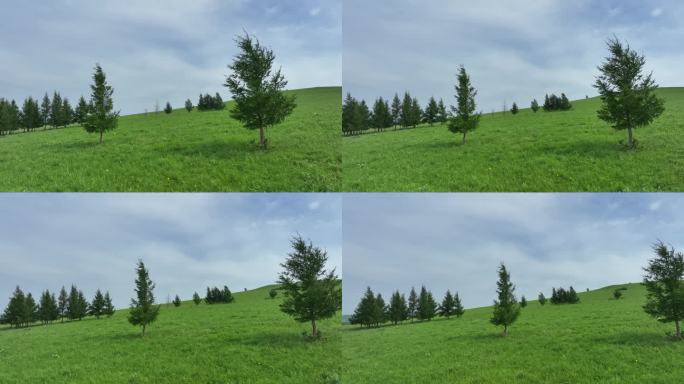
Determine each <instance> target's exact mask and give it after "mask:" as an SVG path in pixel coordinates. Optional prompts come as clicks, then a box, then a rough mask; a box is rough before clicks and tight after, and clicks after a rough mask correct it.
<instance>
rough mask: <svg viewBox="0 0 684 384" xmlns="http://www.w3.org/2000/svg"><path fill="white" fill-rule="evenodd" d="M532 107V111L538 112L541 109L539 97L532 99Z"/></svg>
mask: <svg viewBox="0 0 684 384" xmlns="http://www.w3.org/2000/svg"><path fill="white" fill-rule="evenodd" d="M530 109H532V112H534V113H537V111H538V110H539V103H538V102H537V99H534V100H532V103H530Z"/></svg>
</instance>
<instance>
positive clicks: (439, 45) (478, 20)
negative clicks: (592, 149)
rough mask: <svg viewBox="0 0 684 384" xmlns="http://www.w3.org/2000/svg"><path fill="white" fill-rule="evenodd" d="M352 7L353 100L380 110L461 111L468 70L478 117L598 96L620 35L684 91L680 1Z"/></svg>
mask: <svg viewBox="0 0 684 384" xmlns="http://www.w3.org/2000/svg"><path fill="white" fill-rule="evenodd" d="M426 4H427V3H426V2H424V1H419V0H398V1H393V2H392V5H391V6H389V5H388V4H387V3H386V2H369V1H365V0H346V1H345V3H344V15H343V24H342V30H343V35H344V42H343V50H344V57H343V84H344V91H345V93H346V92H351V93H352V94H353V95H356V96H357V97H361V98H364V99H367V100H373V99H374V98H376V97H377V96H383V97H391V96H392V95H393V94H394V92H399V93H400V95H401V93H402V92H403V91H404V90H409V91H411V92H412V93H413V94H414V96H417V97H418V98H419V99H420V101H421V105H423V106H424V105H425V103H426V101H427V99H428V98H429V97H430V96H432V95H434V96H435V97H438V98H439V97H443V98H444V100H445V102H448V104H450V105H453V104H454V103H455V100H454V97H453V95H454V90H453V86H454V84H455V82H456V76H455V74H456V71H457V69H458V65H460V64H463V65H464V66H465V67H466V69H467V70H468V72H469V73H470V74H471V81H472V83H473V85H474V86H475V87H476V88H477V89H478V90H479V95H478V97H477V103H478V107H479V108H481V109H482V110H483V111H485V112H490V111H491V110H492V109H493V108H495V109H497V110H500V109H501V108H502V106H503V103H504V100H506V101H507V104H508V106H509V107H510V105H511V103H512V101H517V102H518V104H520V105H521V106H525V107H527V106H528V105H529V102H530V101H531V100H532V99H533V98H537V99H538V100H539V99H542V100H543V97H544V94H545V93H552V92H553V93H560V92H565V93H566V94H567V95H568V97H570V98H571V99H578V98H584V96H585V95H590V96H592V95H595V94H596V92H595V90H594V88H593V87H592V84H593V83H594V79H595V76H596V75H597V70H596V67H597V66H598V65H599V64H600V63H601V61H602V60H603V58H604V57H605V56H606V55H607V50H606V48H605V40H606V39H607V38H609V37H611V36H612V35H613V34H614V35H616V36H618V37H619V38H620V39H623V40H627V41H628V42H629V44H630V45H631V46H632V48H634V49H635V50H637V51H638V52H640V53H643V54H645V55H646V58H647V63H646V67H647V70H652V71H653V72H654V77H655V79H656V81H657V82H658V83H659V84H660V85H661V86H684V76H683V73H682V69H681V68H682V62H684V52H683V51H682V49H681V41H682V40H684V24H683V23H682V22H681V19H682V18H683V17H684V3H683V2H681V1H679V0H649V1H642V0H574V1H563V0H533V1H526V2H520V1H508V0H479V1H470V0H431V1H430V2H429V6H427V5H426Z"/></svg>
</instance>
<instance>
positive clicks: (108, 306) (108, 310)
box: [102, 292, 114, 317]
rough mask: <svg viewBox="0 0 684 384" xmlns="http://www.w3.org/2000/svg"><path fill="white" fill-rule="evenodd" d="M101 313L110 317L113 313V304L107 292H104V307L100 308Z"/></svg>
mask: <svg viewBox="0 0 684 384" xmlns="http://www.w3.org/2000/svg"><path fill="white" fill-rule="evenodd" d="M102 314H103V315H105V316H107V317H111V316H112V315H113V314H114V304H112V298H111V296H109V292H105V295H104V308H103V309H102Z"/></svg>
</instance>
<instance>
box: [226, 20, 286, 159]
mask: <svg viewBox="0 0 684 384" xmlns="http://www.w3.org/2000/svg"><path fill="white" fill-rule="evenodd" d="M237 45H238V48H239V49H240V51H241V53H240V54H239V55H238V56H237V57H235V59H234V60H233V64H231V65H230V66H229V68H230V69H231V70H232V71H233V73H232V74H231V75H230V76H228V77H227V78H226V83H225V86H226V87H228V89H230V92H231V93H232V94H233V100H234V104H233V105H234V106H233V109H232V110H231V111H230V115H231V116H232V117H233V118H234V119H236V120H238V121H240V122H242V124H243V125H244V126H245V128H247V129H258V130H259V147H260V148H262V149H266V147H267V141H266V132H265V130H266V128H267V127H271V126H274V125H277V124H280V123H281V122H282V121H283V120H285V118H286V117H287V116H288V115H290V114H291V113H292V111H293V110H294V108H295V107H296V104H295V96H294V95H291V96H286V95H285V94H284V93H283V92H282V90H283V89H284V88H285V86H286V85H287V80H285V77H284V76H283V74H282V73H281V72H280V69H278V70H276V71H275V72H273V70H272V67H273V61H274V60H275V55H274V54H273V51H271V50H270V49H267V48H266V47H263V46H261V44H260V43H259V41H258V40H256V39H252V37H251V36H249V35H248V34H245V36H239V37H238V38H237Z"/></svg>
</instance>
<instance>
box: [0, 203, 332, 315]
mask: <svg viewBox="0 0 684 384" xmlns="http://www.w3.org/2000/svg"><path fill="white" fill-rule="evenodd" d="M340 214H341V199H340V196H339V195H337V194H284V193H283V194H272V193H267V194H259V193H254V194H239V193H230V194H91V193H86V194H3V195H2V196H0V217H2V220H0V266H1V267H0V310H2V308H4V307H5V306H6V305H7V302H8V301H9V297H10V296H11V294H12V292H13V291H14V288H15V287H16V286H17V285H19V286H21V288H22V289H23V290H24V292H31V293H32V294H33V295H34V297H37V296H38V295H39V294H40V293H41V292H42V291H43V290H44V289H49V290H50V291H51V292H59V289H60V288H61V287H62V286H63V285H64V286H66V288H67V289H69V287H70V285H71V284H76V285H77V286H78V287H79V288H80V289H82V290H83V291H84V294H85V295H86V298H87V299H88V300H91V299H92V297H93V296H94V294H95V290H96V289H98V288H100V289H102V290H103V291H105V290H108V291H109V292H110V293H111V295H112V299H113V301H114V305H115V306H116V307H117V308H122V307H126V306H128V305H129V304H130V299H131V297H133V295H134V290H133V289H134V279H135V267H136V263H137V261H138V259H142V260H143V262H144V263H145V264H146V266H147V267H148V269H149V271H150V277H151V279H152V281H154V282H155V283H156V289H155V291H154V292H155V295H156V299H157V302H161V303H165V302H166V301H167V299H168V297H169V295H170V296H171V298H173V297H174V295H176V294H178V295H180V297H181V298H182V299H184V300H189V299H190V298H191V297H192V294H193V292H195V291H197V292H199V293H200V295H202V296H203V295H204V292H205V291H206V287H207V286H219V287H223V285H227V286H228V287H229V288H230V289H231V290H232V291H233V292H236V291H241V290H243V289H244V288H248V289H253V288H258V287H261V286H264V285H268V284H273V283H275V282H276V280H277V279H278V274H279V272H280V271H281V270H282V268H281V267H280V263H282V262H283V261H284V260H285V258H286V256H287V254H288V253H289V252H290V251H291V247H290V240H291V238H292V236H293V235H296V234H297V233H299V234H301V236H302V237H304V238H305V239H309V240H311V241H312V242H313V244H314V245H317V246H319V247H321V248H323V249H324V250H326V251H327V253H328V258H329V259H328V267H329V268H337V273H338V275H339V276H341V274H342V270H341V266H342V260H341V257H342V249H341V241H342V239H341V217H340Z"/></svg>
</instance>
